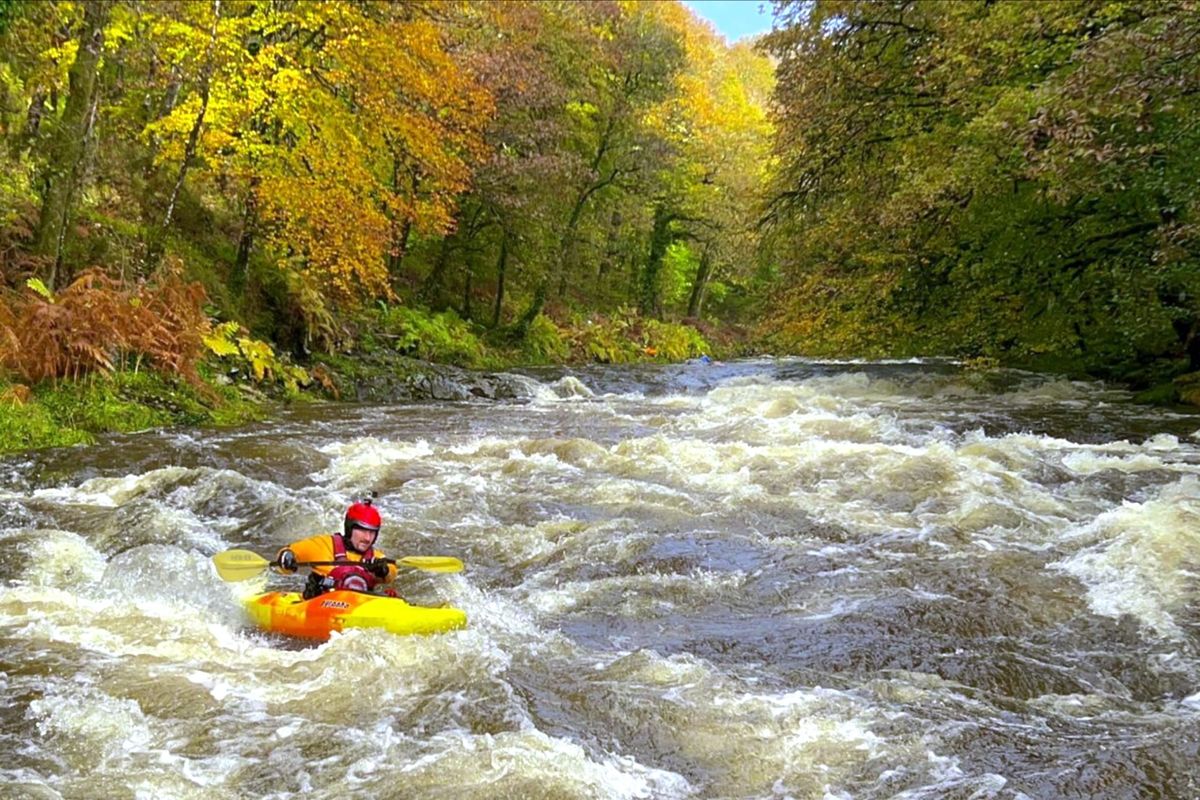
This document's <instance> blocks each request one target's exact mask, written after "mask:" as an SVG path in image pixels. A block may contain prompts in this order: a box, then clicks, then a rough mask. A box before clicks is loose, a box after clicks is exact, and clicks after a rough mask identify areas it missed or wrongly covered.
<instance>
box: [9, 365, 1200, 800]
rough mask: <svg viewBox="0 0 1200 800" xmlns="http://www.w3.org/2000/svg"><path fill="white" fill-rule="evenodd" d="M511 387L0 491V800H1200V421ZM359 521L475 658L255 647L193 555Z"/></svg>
mask: <svg viewBox="0 0 1200 800" xmlns="http://www.w3.org/2000/svg"><path fill="white" fill-rule="evenodd" d="M509 380H511V381H512V383H513V385H514V386H516V387H517V388H518V389H519V393H520V395H521V397H520V398H519V399H517V400H513V401H504V402H486V401H475V402H459V403H444V402H443V403H411V404H405V405H392V406H379V405H371V406H368V405H346V404H336V405H335V404H331V405H315V406H304V407H297V408H293V409H290V410H287V411H284V412H282V413H281V414H280V415H279V416H278V417H276V418H275V419H273V420H271V421H270V422H268V423H264V424H260V425H255V426H252V427H248V428H243V429H237V430H232V431H208V430H205V431H197V430H176V431H160V432H148V433H142V434H138V435H126V436H116V437H112V438H109V439H107V440H105V441H104V442H102V443H101V444H98V445H96V446H92V447H87V448H73V449H63V450H53V451H45V452H40V453H34V454H24V455H21V456H18V457H12V458H8V459H5V460H3V461H0V538H2V541H3V548H2V549H0V565H2V566H3V575H4V578H5V581H4V584H3V586H2V587H0V684H2V686H3V690H4V693H3V698H4V699H3V701H0V754H2V756H3V757H2V758H0V797H5V798H26V797H28V798H87V799H88V800H91V799H92V798H147V799H149V798H154V799H155V800H157V799H159V798H213V799H214V800H216V799H217V798H221V799H222V800H224V799H225V798H292V797H300V796H303V795H306V794H309V793H313V792H315V793H317V796H325V797H350V798H445V800H465V799H468V798H548V799H549V798H555V799H557V798H564V799H566V798H784V797H792V798H833V799H834V800H840V799H842V798H905V799H910V800H916V799H917V798H931V799H933V798H938V799H939V800H940V799H941V798H963V799H964V800H965V799H966V798H977V799H979V798H1039V799H1040V798H1133V797H1156V798H1196V797H1200V479H1198V478H1197V473H1200V441H1198V438H1197V437H1200V416H1196V415H1189V414H1186V413H1180V412H1172V411H1168V410H1163V409H1152V408H1147V407H1141V406H1137V405H1134V404H1132V403H1130V401H1129V398H1128V396H1127V395H1126V394H1124V393H1122V392H1121V391H1118V390H1116V389H1113V388H1110V387H1105V386H1103V385H1100V384H1095V383H1080V382H1071V381H1067V380H1064V379H1059V378H1053V377H1039V376H1034V375H1029V374H1024V373H1017V372H997V373H991V374H986V375H985V374H968V373H963V372H962V371H961V370H959V368H957V367H956V366H954V365H953V364H948V363H938V362H924V363H919V362H912V363H828V362H812V361H804V360H770V359H759V360H748V361H738V362H733V363H728V364H719V363H714V364H707V365H705V364H688V365H679V366H671V367H639V368H623V369H617V368H600V367H597V368H593V369H586V370H577V371H569V372H567V371H562V370H557V371H554V370H546V371H536V372H530V373H528V374H524V375H515V376H512V377H511V378H509ZM366 490H376V491H378V492H379V493H380V497H379V500H378V504H379V507H380V510H381V512H382V514H383V517H384V528H383V533H382V537H381V540H380V546H381V547H382V548H383V549H384V550H386V551H387V552H388V553H389V554H391V555H410V554H411V555H443V554H444V555H454V556H458V557H460V558H462V559H463V560H464V561H465V562H466V565H467V568H466V570H465V571H464V572H462V573H459V574H449V575H435V574H428V573H407V574H405V575H404V576H402V578H401V580H400V582H399V588H400V590H401V593H402V594H404V595H405V596H406V597H408V598H409V599H410V600H411V601H412V602H417V603H429V604H436V603H440V602H449V603H451V604H453V605H456V606H458V607H461V608H463V609H464V610H465V611H466V612H467V614H468V616H469V620H470V622H469V626H468V627H467V629H465V630H462V631H456V632H453V633H447V634H440V635H434V636H429V637H397V636H393V635H391V634H387V633H384V632H381V631H372V630H355V631H350V632H348V633H346V634H344V635H339V636H335V638H334V639H332V640H331V641H329V642H327V643H321V644H311V643H304V642H297V641H291V640H285V639H282V638H280V637H278V636H273V635H269V634H265V633H261V632H257V631H255V630H253V629H251V628H249V627H248V625H247V622H246V619H245V617H244V616H243V612H242V611H241V607H240V605H239V600H238V598H239V597H242V596H245V595H248V594H250V593H253V592H255V591H261V590H262V589H263V587H264V586H265V585H267V583H268V582H269V583H270V585H272V586H276V587H278V586H280V585H283V584H287V583H289V581H288V579H286V578H282V577H273V578H269V579H268V578H263V579H258V580H252V581H247V582H244V583H240V584H229V583H223V582H222V581H221V580H220V579H219V578H218V577H217V575H216V573H215V571H214V570H213V569H212V565H211V563H210V557H211V556H212V555H213V554H214V553H217V552H220V551H222V550H225V549H229V548H235V547H237V548H250V549H253V550H255V551H257V552H259V553H263V554H265V555H271V554H272V553H273V552H274V550H275V549H276V548H277V547H278V546H280V545H282V544H284V543H286V542H288V541H291V540H294V539H298V538H301V537H303V536H307V535H309V534H311V533H315V532H318V531H322V530H331V529H333V528H335V527H337V526H338V525H339V521H340V517H341V514H342V512H343V510H344V508H345V505H346V503H347V502H348V501H349V500H350V499H351V498H353V497H354V496H356V495H358V494H360V493H361V492H363V491H366ZM298 582H299V581H296V580H295V579H293V580H292V583H298Z"/></svg>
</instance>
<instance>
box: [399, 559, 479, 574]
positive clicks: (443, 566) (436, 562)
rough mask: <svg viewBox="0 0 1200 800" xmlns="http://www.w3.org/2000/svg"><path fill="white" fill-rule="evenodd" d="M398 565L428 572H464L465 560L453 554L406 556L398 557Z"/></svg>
mask: <svg viewBox="0 0 1200 800" xmlns="http://www.w3.org/2000/svg"><path fill="white" fill-rule="evenodd" d="M396 565H397V566H400V567H412V568H413V569H423V570H425V571H426V572H462V571H463V562H461V561H459V560H458V559H457V558H454V557H453V556H405V557H404V558H397V559H396Z"/></svg>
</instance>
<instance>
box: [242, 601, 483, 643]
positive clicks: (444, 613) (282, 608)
mask: <svg viewBox="0 0 1200 800" xmlns="http://www.w3.org/2000/svg"><path fill="white" fill-rule="evenodd" d="M245 605H246V610H247V611H249V612H250V617H251V619H253V620H254V622H255V624H256V625H258V626H259V627H260V628H262V629H263V630H266V631H271V632H273V633H283V634H287V635H289V636H299V637H301V638H305V639H328V638H329V635H330V634H331V633H333V632H334V631H342V630H346V629H348V628H382V629H384V630H386V631H390V632H392V633H396V634H400V635H407V634H413V633H441V632H443V631H452V630H456V629H458V628H465V627H466V626H467V614H466V612H464V611H462V610H460V609H457V608H451V607H449V606H445V607H441V608H430V607H428V606H412V605H409V604H408V603H406V602H405V601H404V600H401V599H400V598H399V597H380V596H379V595H372V594H365V593H362V592H347V591H333V592H326V593H325V594H322V595H318V596H316V597H314V598H312V599H311V600H305V599H304V598H303V597H302V596H301V595H300V594H298V593H296V592H267V593H266V594H260V595H255V596H253V597H250V598H248V599H246V601H245Z"/></svg>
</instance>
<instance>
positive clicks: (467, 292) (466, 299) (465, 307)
mask: <svg viewBox="0 0 1200 800" xmlns="http://www.w3.org/2000/svg"><path fill="white" fill-rule="evenodd" d="M464 261H465V262H466V264H465V266H466V269H467V276H466V280H465V281H463V303H462V318H463V319H466V320H469V319H471V283H472V280H473V279H474V277H475V259H474V257H473V256H471V255H468V256H467V257H466V258H465V259H464Z"/></svg>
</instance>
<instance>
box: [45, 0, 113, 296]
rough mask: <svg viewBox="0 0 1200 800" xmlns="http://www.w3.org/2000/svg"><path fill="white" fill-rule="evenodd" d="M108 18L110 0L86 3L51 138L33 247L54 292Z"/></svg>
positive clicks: (80, 170) (90, 123)
mask: <svg viewBox="0 0 1200 800" xmlns="http://www.w3.org/2000/svg"><path fill="white" fill-rule="evenodd" d="M108 13H109V3H108V2H107V0H94V1H93V2H90V3H85V4H84V13H83V27H82V28H81V29H80V31H79V51H78V52H77V53H76V54H75V61H74V63H73V64H71V70H70V72H69V73H68V84H69V87H70V93H69V94H68V96H67V104H66V108H64V109H63V114H62V117H61V118H60V119H59V120H58V121H57V124H56V125H55V126H54V130H53V133H52V135H51V136H50V137H49V144H48V149H47V152H46V166H45V167H44V169H43V171H42V175H41V180H40V183H41V186H42V191H43V193H42V208H41V213H40V215H39V216H38V223H37V228H36V230H35V231H34V239H33V247H34V252H36V253H38V254H39V255H42V256H44V257H46V260H47V263H48V266H47V268H46V271H45V273H44V275H45V284H46V285H47V286H48V287H50V288H51V289H54V288H55V284H56V282H57V278H58V273H59V269H60V267H61V266H62V255H63V245H64V243H65V241H66V235H67V225H68V223H69V222H70V216H71V207H72V205H73V204H74V201H75V197H76V195H77V194H78V190H79V185H80V184H81V183H82V182H83V175H84V171H85V162H86V157H87V152H88V151H87V147H86V144H87V140H88V137H89V136H90V134H91V131H92V126H93V122H94V120H95V113H96V101H97V99H98V98H97V91H96V82H97V80H96V79H97V75H98V72H99V65H100V53H101V50H102V49H103V46H104V26H105V25H106V24H108Z"/></svg>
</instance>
